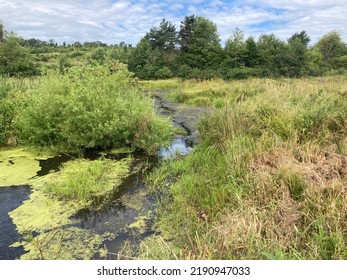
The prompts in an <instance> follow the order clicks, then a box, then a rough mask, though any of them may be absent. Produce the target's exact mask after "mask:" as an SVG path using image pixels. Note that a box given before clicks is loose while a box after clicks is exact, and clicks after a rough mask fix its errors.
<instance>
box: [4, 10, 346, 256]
mask: <svg viewBox="0 0 347 280" xmlns="http://www.w3.org/2000/svg"><path fill="white" fill-rule="evenodd" d="M183 23H184V24H182V26H181V28H180V30H179V32H177V31H176V28H175V26H174V25H173V24H171V23H170V22H168V21H166V20H163V21H162V22H161V24H160V26H159V27H153V28H152V29H151V30H150V31H149V32H148V33H147V34H146V35H145V36H144V37H143V38H142V39H141V40H140V42H139V43H138V45H137V46H136V47H132V46H131V45H126V44H125V43H120V44H119V45H112V46H107V45H106V44H103V43H101V42H85V43H83V44H82V43H79V42H75V43H74V44H70V45H67V44H65V43H64V44H63V45H58V44H57V43H55V42H54V41H50V42H44V41H41V40H37V39H23V38H20V37H18V36H16V35H15V34H13V33H10V32H1V37H0V146H1V149H0V187H2V190H4V191H3V192H1V193H3V194H5V195H6V197H13V196H11V195H8V193H7V192H11V190H13V189H14V188H12V187H11V186H17V187H18V188H19V189H18V190H19V191H18V192H16V193H18V195H21V194H22V196H21V197H16V199H15V200H14V202H13V205H9V203H8V201H7V202H6V205H5V204H4V206H3V209H0V210H2V212H1V213H3V211H5V212H6V215H7V217H8V219H6V221H5V222H6V226H8V225H9V221H8V220H11V221H13V224H11V225H10V226H9V227H8V228H6V230H8V231H6V234H7V233H8V232H10V231H14V227H15V228H16V231H15V234H13V235H12V236H13V237H14V238H15V240H6V241H4V242H7V243H4V244H6V247H8V246H9V245H10V246H13V247H18V248H21V249H18V251H16V252H15V254H16V255H15V256H14V257H13V256H12V255H11V256H12V258H21V259H93V258H140V259H346V258H347V249H346V248H347V233H346V228H347V206H346V205H347V189H346V185H347V121H346V120H347V78H346V67H347V64H346V56H347V46H346V44H345V43H344V42H343V41H342V39H341V36H340V34H338V33H337V32H330V33H329V34H326V35H324V36H323V37H322V38H321V39H320V40H319V41H318V42H317V43H316V44H314V45H313V46H310V45H309V42H310V38H309V37H308V35H307V34H306V32H305V31H302V32H300V33H295V34H293V36H291V37H290V38H289V39H288V40H287V42H284V41H282V40H279V39H278V38H276V36H274V35H273V34H271V35H262V36H260V37H259V39H258V40H257V41H256V40H255V39H254V38H252V37H249V38H247V39H246V38H244V35H243V33H242V31H240V30H238V29H236V30H235V32H234V33H233V35H232V36H231V38H230V39H229V40H227V42H226V45H225V47H224V48H223V47H222V46H221V45H220V40H219V35H218V32H217V29H216V25H215V24H214V23H213V22H212V21H210V20H208V19H206V18H204V17H200V16H197V17H196V16H187V17H185V19H184V21H183ZM0 29H1V30H2V31H4V30H3V25H2V24H1V23H0ZM128 67H129V69H130V70H131V71H129V70H128ZM175 77H176V78H175ZM139 78H141V79H142V80H139ZM164 78H171V79H166V80H165V79H164ZM148 79H155V80H148ZM158 107H161V108H158ZM160 113H161V115H160ZM177 134H180V136H179V137H178V138H176V139H175V135H176V136H177ZM188 141H189V143H192V144H195V146H194V149H192V147H188V146H187V142H188ZM170 142H171V143H172V145H171V146H169V147H167V145H168V144H169V143H170ZM177 149H181V151H178V150H177ZM48 163H51V165H52V166H50V167H47V165H49V164H48ZM154 167H155V168H154ZM12 195H13V193H12ZM0 201H1V200H0ZM0 206H1V205H0ZM10 218H11V219H10ZM0 225H1V227H0V230H3V228H4V227H3V224H0ZM15 241H18V242H15ZM1 242H2V241H1ZM0 253H1V252H0ZM9 255H10V254H5V256H3V255H0V258H6V257H8V256H9Z"/></svg>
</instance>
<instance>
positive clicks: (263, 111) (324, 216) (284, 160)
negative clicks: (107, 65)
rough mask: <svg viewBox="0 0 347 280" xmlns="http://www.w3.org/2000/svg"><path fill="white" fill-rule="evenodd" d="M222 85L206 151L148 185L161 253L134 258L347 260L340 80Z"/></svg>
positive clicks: (205, 126) (345, 116)
mask: <svg viewBox="0 0 347 280" xmlns="http://www.w3.org/2000/svg"><path fill="white" fill-rule="evenodd" d="M205 83H206V82H205ZM213 83H215V82H213ZM215 85H216V86H215V88H216V89H215V90H216V91H218V89H219V88H218V84H215ZM236 85H238V86H239V87H240V90H239V91H235V90H231V89H235V87H236ZM241 85H242V92H253V93H254V94H250V95H246V94H245V95H243V97H242V98H239V96H240V92H241ZM199 86H202V87H203V88H205V87H206V86H205V85H199V84H197V85H194V86H193V87H199ZM227 87H229V88H230V91H226V93H225V97H224V99H225V101H226V104H227V105H226V106H225V107H223V108H220V109H216V110H215V112H214V114H213V115H212V116H211V117H210V118H207V119H204V120H203V121H202V122H201V126H200V131H201V135H202V138H203V140H204V141H203V143H202V144H201V145H200V146H198V147H196V149H195V151H194V152H193V153H192V154H190V155H188V156H187V157H186V158H184V159H180V160H176V161H173V162H169V163H167V165H164V166H163V167H161V168H160V169H159V170H158V171H157V172H156V173H154V174H152V175H151V177H150V178H149V180H150V181H151V182H152V185H153V187H154V188H155V189H156V190H160V191H161V193H162V194H163V196H162V198H160V201H161V203H160V204H159V208H158V210H157V223H156V225H157V228H158V231H159V232H160V233H161V235H162V237H163V240H164V242H165V245H163V243H162V242H160V241H158V239H156V238H149V239H148V240H147V241H145V242H144V244H143V245H142V247H141V254H140V258H141V257H146V258H161V257H168V255H169V258H175V256H176V257H178V258H181V259H269V258H270V259H347V249H346V248H347V233H346V228H347V220H346V216H347V190H346V187H345V186H346V183H347V154H346V151H347V149H346V147H347V122H346V120H347V99H346V92H347V83H346V77H335V78H334V79H332V78H319V79H306V80H290V79H286V80H251V81H242V82H237V83H236V84H233V83H231V84H224V83H222V85H221V88H223V89H225V88H227ZM259 87H260V88H261V90H259V89H258V88H259ZM257 89H258V90H257ZM204 94H205V91H202V95H204ZM196 96H199V95H198V94H197V95H196ZM154 246H156V248H155V249H154ZM168 247H169V248H170V250H169V251H170V252H171V251H172V252H175V256H174V255H173V254H168V249H167V248H168ZM151 252H153V254H151Z"/></svg>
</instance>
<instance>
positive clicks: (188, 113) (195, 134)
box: [151, 90, 211, 146]
mask: <svg viewBox="0 0 347 280" xmlns="http://www.w3.org/2000/svg"><path fill="white" fill-rule="evenodd" d="M151 94H152V96H153V97H154V98H155V101H156V105H157V107H158V108H159V109H160V111H161V114H163V115H168V116H171V117H172V118H173V122H174V123H175V124H177V125H179V126H181V127H182V128H183V129H184V130H186V131H187V133H188V135H187V136H186V141H187V144H189V145H191V146H192V145H195V144H198V143H199V142H200V141H201V138H200V134H199V130H198V125H199V121H200V119H201V118H202V117H203V116H204V115H206V114H210V113H211V108H209V107H203V106H189V105H187V104H183V103H177V102H174V101H172V100H169V99H168V98H167V97H166V94H167V90H152V91H151Z"/></svg>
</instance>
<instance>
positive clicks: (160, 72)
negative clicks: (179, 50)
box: [155, 66, 173, 79]
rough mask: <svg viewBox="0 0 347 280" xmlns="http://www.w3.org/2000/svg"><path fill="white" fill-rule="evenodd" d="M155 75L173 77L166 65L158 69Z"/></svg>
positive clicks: (161, 77) (164, 77)
mask: <svg viewBox="0 0 347 280" xmlns="http://www.w3.org/2000/svg"><path fill="white" fill-rule="evenodd" d="M155 76H156V78H157V79H168V78H172V77H173V73H172V71H171V70H170V68H168V67H166V66H165V67H163V68H161V69H159V70H158V71H157V72H156V73H155Z"/></svg>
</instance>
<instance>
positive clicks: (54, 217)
mask: <svg viewBox="0 0 347 280" xmlns="http://www.w3.org/2000/svg"><path fill="white" fill-rule="evenodd" d="M130 162H131V160H130V159H123V160H120V161H111V160H105V159H102V160H96V161H88V160H83V159H78V160H74V161H70V162H68V163H65V164H64V165H63V167H62V168H61V170H59V171H58V172H54V173H49V174H47V175H45V176H42V177H38V178H34V179H31V180H30V185H31V186H32V193H31V195H30V198H29V199H28V200H26V201H25V202H24V203H23V204H22V205H21V206H20V207H18V208H17V209H15V210H13V211H12V212H10V213H9V215H10V217H11V218H12V220H13V223H14V224H15V225H16V228H17V230H18V232H19V233H20V234H22V235H23V236H24V237H23V240H21V242H17V243H15V244H13V246H23V248H24V250H25V251H27V252H26V253H25V254H24V255H22V256H21V259H64V260H65V259H91V258H92V257H93V255H94V254H95V253H96V252H97V250H98V247H100V245H101V244H102V242H103V241H104V240H106V239H109V238H111V236H112V237H113V238H114V237H115V234H111V233H105V234H103V235H99V234H97V233H94V232H93V231H91V230H86V229H80V228H77V227H76V226H74V224H75V223H76V222H78V221H76V220H74V219H72V218H71V217H72V216H73V215H75V214H76V213H77V212H78V211H79V210H81V209H83V208H85V207H87V206H88V207H92V204H91V201H93V200H94V199H95V197H96V196H97V197H101V196H106V195H107V193H109V192H113V191H114V189H115V188H116V187H117V186H118V185H119V184H120V183H121V180H122V179H123V178H124V177H125V176H127V175H128V173H129V171H128V169H129V165H130ZM81 174H82V175H81ZM87 175H88V178H89V181H88V180H87V181H83V182H81V181H80V183H83V184H84V183H86V182H87V183H90V184H92V185H91V186H88V188H87V189H88V191H90V192H87V195H85V196H82V198H81V197H79V196H78V194H79V192H78V193H77V194H76V193H74V190H72V191H71V193H72V195H71V196H70V195H66V193H65V191H63V192H59V191H57V190H58V188H61V189H64V188H66V186H67V185H69V184H70V183H69V182H70V181H71V180H72V179H76V178H78V176H82V177H85V176H87ZM76 176H77V177H76ZM52 186H54V187H52ZM73 186H76V184H75V185H73ZM69 187H71V186H70V185H69ZM84 187H85V186H82V188H84ZM100 188H101V189H100ZM68 193H70V192H68ZM90 199H91V200H90ZM99 202H100V201H99Z"/></svg>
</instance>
